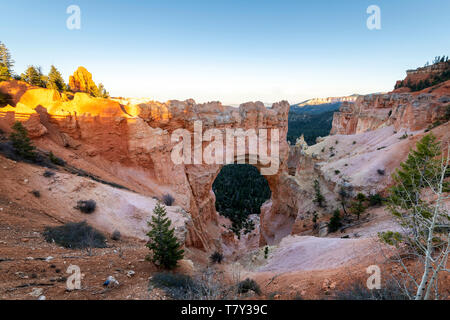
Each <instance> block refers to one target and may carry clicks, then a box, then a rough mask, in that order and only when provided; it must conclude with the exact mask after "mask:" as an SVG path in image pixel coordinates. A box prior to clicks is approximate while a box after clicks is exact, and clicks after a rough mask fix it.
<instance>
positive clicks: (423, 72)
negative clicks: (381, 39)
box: [394, 62, 450, 92]
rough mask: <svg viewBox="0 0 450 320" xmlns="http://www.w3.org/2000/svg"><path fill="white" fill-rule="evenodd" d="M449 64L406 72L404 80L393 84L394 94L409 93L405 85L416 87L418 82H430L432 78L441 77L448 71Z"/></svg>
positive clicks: (441, 63)
mask: <svg viewBox="0 0 450 320" xmlns="http://www.w3.org/2000/svg"><path fill="white" fill-rule="evenodd" d="M449 67H450V64H449V63H448V62H440V63H436V64H433V65H430V66H426V67H422V68H417V69H412V70H407V71H406V78H405V79H404V80H399V81H397V82H396V84H395V88H397V89H396V90H394V92H409V91H410V89H409V88H407V87H405V85H417V84H419V83H420V82H423V81H427V80H430V81H431V80H432V79H433V77H435V76H438V75H441V74H442V73H443V72H445V71H446V70H449Z"/></svg>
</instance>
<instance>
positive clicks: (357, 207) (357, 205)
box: [350, 193, 366, 220]
mask: <svg viewBox="0 0 450 320" xmlns="http://www.w3.org/2000/svg"><path fill="white" fill-rule="evenodd" d="M364 201H366V196H365V195H364V194H362V193H358V194H357V196H356V201H354V202H353V204H352V206H351V207H350V211H351V213H353V214H354V215H356V216H358V220H359V217H360V216H361V214H362V213H363V212H364V211H365V210H366V208H365V207H364Z"/></svg>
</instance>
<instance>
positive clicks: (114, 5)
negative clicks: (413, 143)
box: [0, 0, 450, 104]
mask: <svg viewBox="0 0 450 320" xmlns="http://www.w3.org/2000/svg"><path fill="white" fill-rule="evenodd" d="M72 4H75V5H78V6H79V7H80V9H81V29H80V30H69V29H67V28H66V20H67V18H68V17H69V15H68V14H67V13H66V9H67V7H68V6H69V5H72ZM372 4H375V5H378V6H379V7H380V8H381V30H372V31H371V30H369V29H367V27H366V20H367V18H368V16H369V15H368V14H367V13H366V9H367V7H368V6H369V5H372ZM0 10H1V11H2V12H3V14H2V19H0V41H2V42H4V43H5V44H6V46H7V47H8V48H9V49H10V51H11V53H12V55H13V58H14V60H15V61H16V65H15V70H16V72H17V73H21V72H23V70H24V69H25V68H26V66H27V65H29V64H34V65H41V66H42V68H43V71H44V72H48V70H49V68H50V65H51V64H54V65H55V66H56V67H57V68H58V69H60V71H61V72H62V74H63V76H64V77H65V79H66V80H67V79H68V77H69V75H70V74H72V73H73V71H75V69H76V68H77V67H78V66H80V65H83V66H85V67H86V68H87V69H88V70H89V71H91V72H92V74H93V76H94V80H95V81H96V82H103V83H104V85H105V87H106V88H107V89H108V90H109V92H110V93H111V94H112V95H113V96H133V97H149V98H153V99H156V100H160V101H165V100H168V99H180V100H184V99H187V98H194V99H195V100H196V101H198V102H206V101H212V100H220V101H222V102H223V103H226V104H239V103H242V102H245V101H255V100H260V101H263V102H266V103H269V102H274V101H279V100H282V99H286V100H288V101H289V102H290V103H296V102H299V101H302V100H304V99H307V98H311V97H326V96H339V95H348V94H352V93H361V94H366V93H371V92H380V91H388V90H391V89H392V88H393V86H394V84H395V81H396V80H398V79H402V78H404V76H405V70H406V69H410V68H415V67H418V66H422V65H423V64H424V63H425V62H426V61H427V60H432V58H433V57H434V56H436V55H443V54H445V55H450V18H449V12H450V1H448V0H429V1H418V0H396V1H392V0H389V1H380V0H370V1H365V0H341V1H336V0H328V1H324V0H316V1H300V0H297V1H283V0H277V1H275V0H273V1H266V0H259V1H245V0H239V1H232V0H228V1H222V0H209V1H196V0H185V1H171V0H164V1H150V0H146V1H143V0H141V1H111V0H110V1H103V0H94V1H93V0H90V1H81V0H72V1H65V0H53V1H51V0H45V1H36V0H35V1H24V0H15V1H2V3H1V4H0ZM5 12H6V13H7V14H5Z"/></svg>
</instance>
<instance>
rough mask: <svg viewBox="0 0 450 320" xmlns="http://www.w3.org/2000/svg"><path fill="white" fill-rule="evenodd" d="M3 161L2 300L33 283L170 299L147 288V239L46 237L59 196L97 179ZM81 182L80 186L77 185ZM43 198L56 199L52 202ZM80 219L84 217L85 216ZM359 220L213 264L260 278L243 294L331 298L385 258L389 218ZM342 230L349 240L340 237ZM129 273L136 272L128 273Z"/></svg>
mask: <svg viewBox="0 0 450 320" xmlns="http://www.w3.org/2000/svg"><path fill="white" fill-rule="evenodd" d="M0 163H1V166H0V177H1V178H2V179H1V180H0V187H1V188H2V190H7V189H8V190H12V191H13V192H11V193H9V195H13V196H12V197H11V196H9V195H6V194H2V195H0V221H1V224H0V239H2V240H1V241H0V253H1V254H0V297H1V298H2V299H36V298H37V297H36V296H34V295H33V292H35V293H36V289H35V288H38V289H42V291H41V290H37V292H39V293H40V294H41V295H44V296H45V297H46V299H168V297H167V296H165V294H164V292H163V291H160V290H158V289H154V290H152V291H149V290H148V284H149V278H150V277H151V276H152V275H153V274H155V272H158V269H157V268H156V267H155V266H154V265H153V264H152V263H151V262H148V261H146V260H145V257H146V255H147V254H148V249H147V248H146V247H145V240H144V239H141V240H139V239H136V238H134V237H132V238H127V237H123V238H122V239H120V240H118V241H113V240H108V248H105V249H98V248H97V249H93V251H92V253H91V255H89V253H88V252H87V251H86V250H70V249H64V248H61V247H59V246H57V245H56V244H53V243H47V242H46V241H45V240H44V238H43V236H42V232H43V231H44V229H45V227H47V226H57V225H61V224H62V223H64V222H65V220H66V218H67V217H68V214H69V213H70V212H71V210H69V211H68V212H64V211H67V207H68V205H67V204H66V203H65V200H64V199H65V198H69V199H73V198H75V199H76V198H79V197H80V196H81V197H82V196H83V193H84V192H86V188H87V189H88V190H90V191H89V192H93V190H91V189H89V184H94V185H96V184H97V183H96V182H92V181H89V180H88V179H87V178H82V177H77V176H74V177H71V179H70V177H69V178H67V177H65V175H66V174H67V173H63V172H56V174H55V177H53V178H50V179H49V178H44V177H43V176H42V173H43V172H44V168H40V167H35V166H33V165H30V164H26V163H18V162H15V161H12V160H9V159H6V158H4V157H2V156H0ZM52 179H53V181H52ZM65 184H69V186H70V188H68V187H67V185H66V186H65ZM79 184H80V185H81V186H83V187H84V188H80V187H77V186H78V185H79ZM57 186H58V187H57ZM91 187H92V186H91ZM100 187H104V186H103V185H100ZM105 187H107V188H110V187H109V186H105ZM34 189H39V190H40V192H41V196H40V198H35V197H34V196H33V195H32V194H31V191H32V190H34ZM49 189H50V190H49ZM95 190H99V189H98V188H94V192H95ZM117 192H122V191H121V190H119V191H117ZM80 194H81V195H80ZM48 197H54V198H58V199H60V201H56V202H52V204H51V205H49V203H50V202H48ZM151 200H153V199H147V201H151ZM46 203H47V207H45V204H46ZM55 204H56V207H55ZM169 210H171V209H169ZM73 211H74V212H76V211H75V210H73ZM71 214H74V213H71ZM78 218H79V219H80V220H81V219H82V218H83V217H82V216H79V217H78ZM89 218H90V217H89ZM71 219H74V217H73V216H72V217H71ZM108 221H110V222H111V221H114V219H113V220H111V218H110V219H109V220H108ZM362 222H363V223H362V224H360V225H358V226H355V227H353V228H349V229H347V230H345V232H344V233H338V234H334V235H333V234H331V235H329V236H327V237H325V238H319V237H313V236H298V235H296V236H288V237H286V238H284V239H283V240H282V241H281V243H280V244H278V245H275V246H270V247H269V248H270V253H269V256H268V258H267V259H265V258H264V253H263V249H264V248H259V249H254V250H252V251H251V252H249V253H244V252H243V251H244V250H242V251H241V252H240V253H239V254H238V255H237V256H235V257H233V259H231V258H230V259H226V260H225V262H224V263H223V264H221V265H217V264H216V265H214V266H213V268H214V270H216V272H218V273H219V272H221V273H224V275H225V277H226V279H227V281H229V282H230V283H231V282H232V281H233V280H232V279H235V278H237V277H239V278H240V279H244V278H247V277H250V278H253V279H255V280H256V281H257V282H258V283H259V284H260V286H261V288H262V291H263V295H262V296H261V297H240V298H251V299H255V298H276V299H294V298H298V297H299V296H301V297H302V298H329V297H330V296H332V294H333V291H334V290H338V289H339V288H343V287H345V286H347V285H348V284H350V283H353V282H354V280H355V279H357V278H361V281H363V280H364V277H365V276H366V272H365V268H367V266H369V265H371V264H374V263H375V262H377V263H382V262H383V261H382V259H380V254H379V252H377V246H376V245H374V243H375V241H374V238H373V235H374V234H376V232H378V231H380V230H383V229H384V228H385V227H389V226H392V221H391V220H390V217H389V216H388V215H387V214H386V213H385V211H384V210H383V209H382V208H375V209H373V210H370V211H369V212H368V213H367V215H366V216H365V217H364V219H363V220H362ZM346 235H347V236H350V237H351V238H350V239H342V238H341V237H343V236H346ZM243 249H245V246H243ZM185 259H186V260H183V261H181V263H180V267H179V268H178V270H176V271H177V272H179V273H185V274H193V273H195V272H199V271H201V270H202V269H203V268H207V267H208V266H210V264H209V263H208V256H206V253H205V252H202V251H200V250H198V249H194V248H188V249H187V251H186V257H185ZM71 264H74V265H78V266H79V267H80V269H81V272H82V274H83V279H82V289H81V290H74V291H68V290H66V278H67V277H68V276H69V274H67V273H66V270H67V268H68V267H69V265H71ZM129 271H133V272H134V273H133V274H132V275H131V274H128V273H129ZM108 276H113V277H115V278H116V279H117V280H118V281H119V286H117V287H113V288H105V287H103V283H104V281H105V280H106V278H107V277H108Z"/></svg>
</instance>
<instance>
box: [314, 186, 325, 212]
mask: <svg viewBox="0 0 450 320" xmlns="http://www.w3.org/2000/svg"><path fill="white" fill-rule="evenodd" d="M314 191H315V193H316V197H315V198H314V200H313V201H314V202H315V203H317V204H318V206H319V207H321V208H324V207H326V205H325V197H324V196H323V195H322V193H321V192H320V184H319V181H318V180H314Z"/></svg>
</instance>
